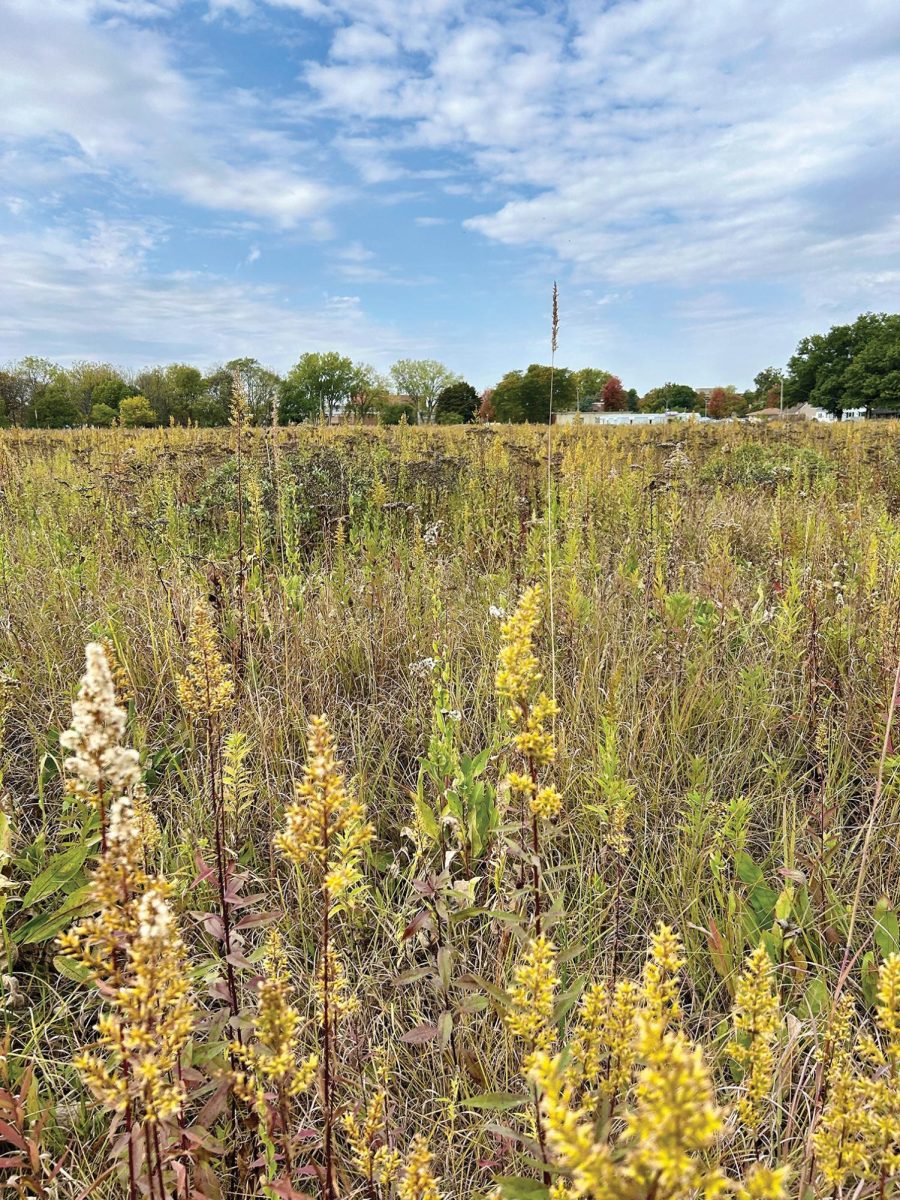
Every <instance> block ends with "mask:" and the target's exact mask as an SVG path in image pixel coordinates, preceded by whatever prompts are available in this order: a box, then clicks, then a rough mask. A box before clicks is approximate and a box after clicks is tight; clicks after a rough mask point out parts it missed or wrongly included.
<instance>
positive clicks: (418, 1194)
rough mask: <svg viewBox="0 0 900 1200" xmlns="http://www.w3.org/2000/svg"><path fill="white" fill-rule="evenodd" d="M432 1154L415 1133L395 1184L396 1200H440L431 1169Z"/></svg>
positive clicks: (424, 1142) (423, 1140)
mask: <svg viewBox="0 0 900 1200" xmlns="http://www.w3.org/2000/svg"><path fill="white" fill-rule="evenodd" d="M432 1158H433V1155H432V1153H431V1151H430V1150H429V1149H428V1143H427V1142H426V1141H425V1139H424V1138H423V1137H422V1136H421V1134H417V1135H416V1136H415V1137H414V1138H413V1140H412V1145H411V1146H410V1149H409V1154H408V1155H407V1156H406V1163H405V1165H404V1169H403V1174H402V1175H401V1177H400V1182H399V1183H398V1184H397V1198H398V1200H440V1192H439V1191H438V1185H437V1180H436V1179H435V1177H434V1173H433V1171H432V1169H431V1163H432Z"/></svg>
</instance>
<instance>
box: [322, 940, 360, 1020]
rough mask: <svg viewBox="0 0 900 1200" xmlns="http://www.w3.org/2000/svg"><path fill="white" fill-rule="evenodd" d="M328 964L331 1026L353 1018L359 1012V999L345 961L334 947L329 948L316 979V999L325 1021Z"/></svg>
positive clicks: (329, 1017) (329, 1018)
mask: <svg viewBox="0 0 900 1200" xmlns="http://www.w3.org/2000/svg"><path fill="white" fill-rule="evenodd" d="M326 963H327V965H328V989H327V990H328V1023H329V1026H330V1025H332V1024H333V1023H334V1022H336V1021H339V1020H341V1019H342V1018H343V1017H352V1016H353V1014H354V1013H355V1012H358V1011H359V997H358V996H357V995H356V993H355V992H354V991H352V990H351V987H350V982H349V980H348V978H347V968H346V967H345V966H344V960H343V959H342V958H341V957H340V955H339V954H338V953H337V952H336V951H335V950H334V948H333V947H332V946H329V947H328V950H327V952H326V954H325V955H323V957H322V959H321V961H320V962H319V964H318V966H317V967H316V979H315V987H316V999H317V1000H318V1003H319V1012H320V1013H321V1014H322V1017H323V1019H324V1015H325V991H326V989H325V970H324V967H325V964H326Z"/></svg>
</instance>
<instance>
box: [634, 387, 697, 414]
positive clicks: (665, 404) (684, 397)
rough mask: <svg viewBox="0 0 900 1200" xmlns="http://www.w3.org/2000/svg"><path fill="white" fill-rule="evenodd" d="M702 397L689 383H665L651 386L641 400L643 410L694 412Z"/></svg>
mask: <svg viewBox="0 0 900 1200" xmlns="http://www.w3.org/2000/svg"><path fill="white" fill-rule="evenodd" d="M699 399H700V397H699V396H698V395H697V393H696V392H695V391H694V389H693V388H692V387H691V386H690V385H689V384H687V383H664V384H663V385H662V387H655V388H651V389H650V391H649V392H647V394H646V395H645V396H644V397H643V398H642V400H641V404H640V407H641V412H692V411H694V409H696V408H697V405H698V402H699Z"/></svg>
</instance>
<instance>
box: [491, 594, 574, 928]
mask: <svg viewBox="0 0 900 1200" xmlns="http://www.w3.org/2000/svg"><path fill="white" fill-rule="evenodd" d="M542 600H543V591H542V589H541V587H540V585H539V584H535V585H533V586H532V587H529V588H526V590H525V591H524V592H523V593H522V596H521V598H520V600H519V603H518V605H517V606H516V609H515V611H514V612H513V613H512V615H511V616H510V617H508V618H507V619H506V621H504V622H503V625H502V627H501V636H502V638H503V644H502V645H501V647H500V654H499V658H498V663H497V675H496V681H495V686H496V690H497V695H498V697H499V698H500V699H501V700H502V701H503V702H504V703H505V704H506V717H507V720H508V721H509V722H510V724H511V725H512V727H513V729H514V730H516V732H515V734H514V736H513V746H514V748H515V749H516V750H517V751H518V753H519V754H520V755H521V756H522V758H523V760H524V763H525V768H526V773H524V774H523V773H522V772H518V771H510V772H508V774H507V776H506V782H507V784H508V786H509V790H510V794H511V795H512V796H518V797H519V798H520V802H521V804H522V809H523V812H522V816H523V823H524V817H525V812H524V808H525V802H526V801H527V803H528V811H529V814H530V824H531V854H532V860H531V884H532V893H533V896H534V932H535V936H536V937H540V935H541V909H542V902H541V865H540V821H541V820H551V819H552V818H554V817H556V816H558V814H559V811H560V809H561V808H562V796H560V794H559V792H558V791H557V790H556V789H555V788H554V787H552V786H551V785H549V784H546V783H545V784H543V785H541V783H540V774H541V772H542V771H543V769H544V768H546V767H547V766H548V765H549V764H550V763H552V762H553V760H554V758H555V757H556V744H555V741H554V738H553V734H552V732H551V731H550V730H549V729H548V728H547V722H548V721H550V720H551V719H552V718H553V717H554V716H555V714H556V702H555V701H554V700H552V699H551V698H550V697H549V696H548V695H547V693H546V692H544V691H541V690H539V689H540V684H541V678H542V676H541V670H540V666H539V664H538V660H537V657H536V655H535V653H534V637H535V633H536V630H537V626H538V622H539V621H540V610H541V603H542Z"/></svg>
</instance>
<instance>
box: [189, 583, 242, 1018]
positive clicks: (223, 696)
mask: <svg viewBox="0 0 900 1200" xmlns="http://www.w3.org/2000/svg"><path fill="white" fill-rule="evenodd" d="M188 647H189V661H188V666H187V670H186V671H185V673H184V675H182V676H180V677H179V679H178V698H179V700H180V701H181V705H182V707H183V708H184V709H185V711H186V712H187V713H188V714H189V715H190V716H192V717H194V718H195V720H197V721H199V722H200V724H201V726H202V729H203V739H204V751H205V757H206V770H207V778H208V780H209V804H210V814H211V816H212V823H213V841H214V846H215V856H216V886H217V889H218V899H219V918H220V920H221V922H222V942H223V946H224V955H223V957H224V959H225V976H226V984H227V989H228V1002H229V1006H230V1008H231V1014H232V1016H237V1013H238V997H237V983H236V981H235V975H234V967H233V965H232V963H231V961H230V959H231V949H232V947H231V917H230V914H229V909H228V900H227V896H226V893H227V890H228V871H229V863H228V859H227V845H228V837H227V834H228V829H227V821H226V804H225V795H224V788H223V783H222V730H221V719H222V716H223V714H224V713H226V712H227V711H228V709H229V708H230V707H231V705H232V703H233V700H234V684H233V683H232V681H231V676H230V674H229V671H228V668H227V667H226V666H225V663H224V661H223V659H222V655H221V653H220V651H219V642H218V637H217V634H216V630H215V627H214V625H213V620H212V615H211V614H210V611H209V608H208V607H207V605H206V604H205V603H203V602H202V601H201V602H198V603H197V604H196V606H195V607H194V614H193V621H192V624H191V629H190V633H189V634H188ZM238 1038H239V1039H240V1033H238Z"/></svg>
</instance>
